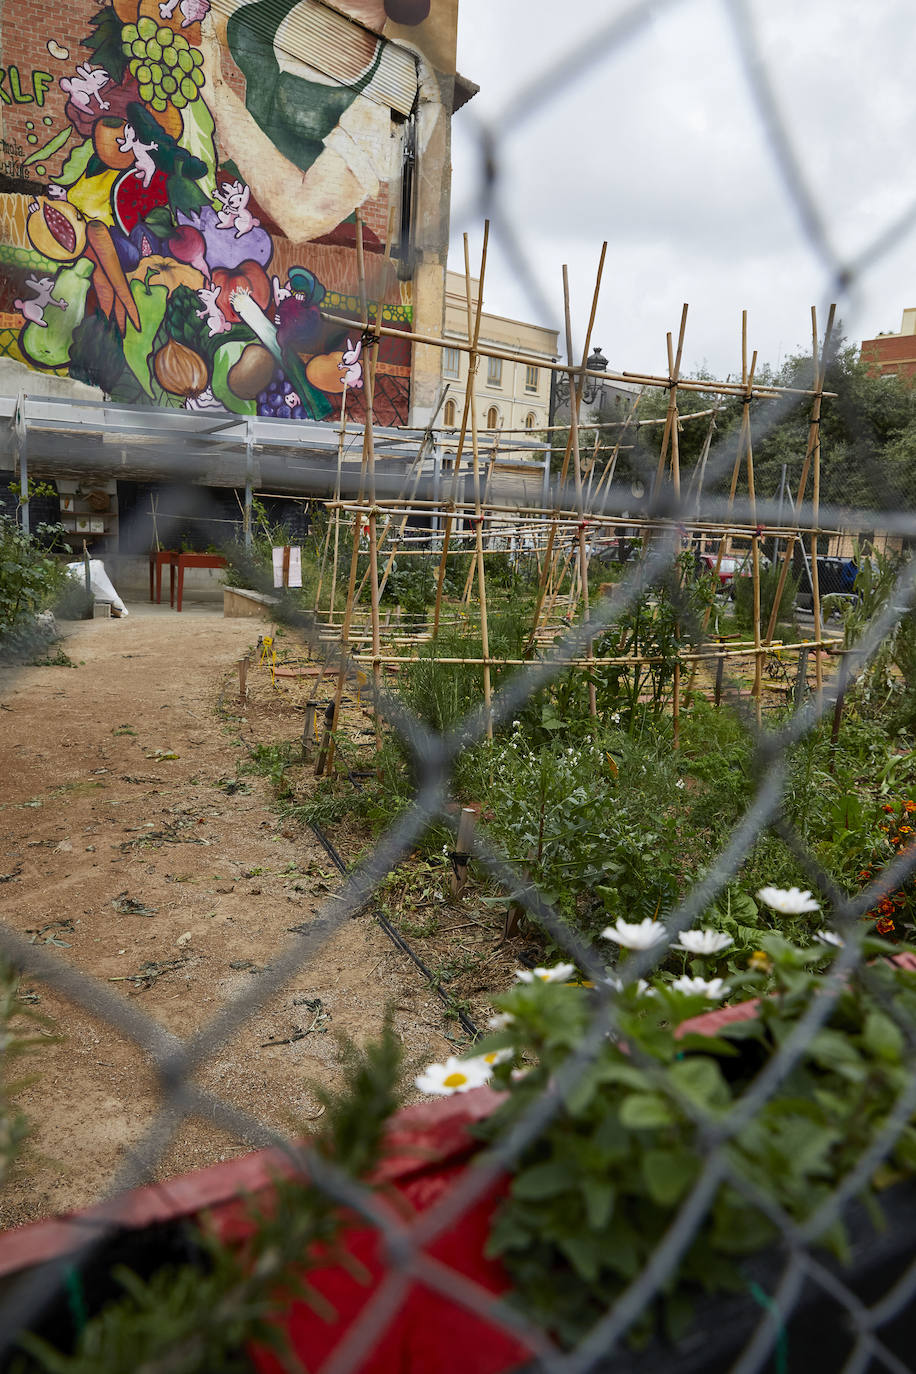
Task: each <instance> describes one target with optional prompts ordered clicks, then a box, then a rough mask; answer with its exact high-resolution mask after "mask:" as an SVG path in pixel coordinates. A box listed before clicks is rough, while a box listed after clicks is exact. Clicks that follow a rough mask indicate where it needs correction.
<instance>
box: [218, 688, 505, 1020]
mask: <svg viewBox="0 0 916 1374" xmlns="http://www.w3.org/2000/svg"><path fill="white" fill-rule="evenodd" d="M231 681H232V678H231V675H230V676H229V677H227V678H226V680H225V681H224V683H223V686H222V688H221V690H220V694H219V697H218V699H217V710H218V711H223V710H224V709H225V697H226V692H227V691H228V688H229V683H230V682H231ZM239 739H240V740H241V741H242V744H243V745H244V747H245V749H246V750H247V751H248V754H249V756H251V757H254V750H253V749H252V748H251V745H250V744H249V743H248V741H247V740H246V739H245V738H244V736H243V735H242V734H241V733H239ZM367 771H369V770H367ZM369 775H370V776H374V770H373V771H372V772H370V773H369ZM347 776H348V777H349V779H350V782H352V783H353V785H354V787H359V786H360V783H359V782H358V780H357V777H358V775H354V774H353V773H351V772H350V770H349V769H347ZM308 826H309V829H310V830H311V831H312V833H313V834H314V836H315V838H316V840H317V841H318V843H319V844H320V845H321V847H322V849H324V851H325V853H326V854H327V856H328V858H329V859H330V860H331V862H332V863H333V865H334V867H335V868H336V869H337V871H338V872H339V873H341V874H345V873H346V871H347V865H346V864H345V863H344V861H343V859H342V858H341V857H340V854H339V853H338V851H337V849H336V848H335V847H334V845H333V844H332V843H331V841H330V840H329V839H328V837H327V835H325V833H324V831H323V830H321V829H320V827H319V826H317V825H316V824H315V822H314V821H309V822H308ZM372 915H373V916H374V917H375V919H376V920H377V921H378V923H379V925H380V926H381V928H382V930H383V931H384V932H385V934H386V935H387V936H388V938H389V940H390V941H391V943H392V944H393V945H395V946H396V947H397V948H398V949H399V950H401V952H402V953H403V954H406V955H407V957H408V959H410V960H411V961H412V962H413V963H414V964H416V966H417V968H418V969H419V970H420V972H421V973H422V974H423V977H424V978H425V979H426V980H427V982H428V983H429V985H430V987H431V988H432V990H433V992H434V993H435V994H436V996H437V997H438V998H439V1001H440V1002H441V1003H442V1005H443V1006H444V1007H445V1008H446V1010H447V1011H449V1012H451V1013H453V1014H454V1015H455V1016H457V1018H458V1022H459V1024H460V1026H461V1029H462V1030H463V1031H464V1032H465V1034H466V1035H467V1036H469V1037H470V1039H472V1040H479V1039H480V1035H481V1032H480V1031H479V1030H478V1028H477V1026H475V1024H474V1022H473V1021H472V1020H471V1018H470V1016H468V1014H467V1012H465V1011H462V1010H461V1008H460V1007H456V1006H454V1004H453V1002H452V999H451V998H450V997H449V995H448V993H447V992H446V991H445V989H444V988H443V986H442V984H441V983H440V982H439V980H438V978H437V977H436V975H435V974H434V973H433V971H432V969H430V968H427V966H426V964H424V962H423V960H422V959H421V958H420V956H419V954H417V952H416V950H415V949H414V948H413V946H412V945H411V944H410V943H409V942H408V940H407V939H406V938H405V937H404V936H403V935H402V934H401V932H400V931H399V930H396V929H395V927H394V926H393V925H392V924H391V922H390V921H389V920H388V918H387V916H384V915H383V914H382V913H381V911H378V910H375V911H373V912H372Z"/></svg>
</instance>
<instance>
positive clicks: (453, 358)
mask: <svg viewBox="0 0 916 1374" xmlns="http://www.w3.org/2000/svg"><path fill="white" fill-rule="evenodd" d="M442 375H443V377H460V376H461V354H460V353H459V351H458V349H457V348H446V349H445V351H444V352H443V355H442Z"/></svg>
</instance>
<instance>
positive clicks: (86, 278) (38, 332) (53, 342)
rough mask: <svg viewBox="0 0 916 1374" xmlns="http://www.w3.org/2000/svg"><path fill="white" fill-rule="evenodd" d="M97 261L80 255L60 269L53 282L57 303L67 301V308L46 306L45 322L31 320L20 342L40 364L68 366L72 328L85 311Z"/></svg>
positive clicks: (55, 302)
mask: <svg viewBox="0 0 916 1374" xmlns="http://www.w3.org/2000/svg"><path fill="white" fill-rule="evenodd" d="M94 268H95V263H94V262H93V261H92V259H91V258H78V259H77V261H76V262H75V263H73V264H72V266H70V267H65V268H63V269H62V271H60V272H58V274H57V277H56V279H55V282H54V304H55V305H56V304H57V303H58V302H60V301H66V302H67V308H66V310H60V309H58V310H50V309H48V310H46V311H45V312H44V321H45V322H44V325H40V324H35V323H29V324H27V325H26V327H25V329H24V330H23V331H22V337H21V338H20V341H19V344H20V347H21V349H22V352H23V354H24V355H25V357H27V358H28V359H29V360H30V362H33V363H34V364H35V365H36V366H37V367H65V366H66V364H67V362H68V361H69V358H70V345H71V344H72V342H73V331H74V329H75V328H76V326H77V325H78V324H81V323H82V320H83V316H84V315H85V313H86V297H87V296H88V295H89V284H90V282H91V280H92V273H93V270H94Z"/></svg>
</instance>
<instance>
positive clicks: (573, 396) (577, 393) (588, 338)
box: [525, 242, 607, 653]
mask: <svg viewBox="0 0 916 1374" xmlns="http://www.w3.org/2000/svg"><path fill="white" fill-rule="evenodd" d="M606 255H607V243H606V242H605V243H604V244H602V247H601V257H600V259H599V262H598V273H597V276H596V279H595V290H594V293H593V295H592V313H591V315H590V316H589V320H588V328H587V330H586V331H585V343H584V345H583V349H582V367H581V369H580V370H579V381H578V384H577V385H576V387H575V389H574V388H573V373H572V372H571V371H570V379H569V405H570V412H572V410H573V408H575V409H576V410H577V411H578V407H579V404H580V402H581V400H582V392H583V390H584V388H585V378H586V375H590V374H588V371H587V368H586V364H587V362H588V356H589V350H590V349H591V344H592V330H593V329H594V327H595V316H596V315H597V313H598V297H599V294H600V291H601V276H602V273H603V271H604V259H605V257H606ZM568 363H569V364H571V363H572V358H571V357H570V358H568ZM571 450H572V425H570V432H569V435H568V437H567V440H566V453H565V455H564V457H563V469H562V471H561V473H560V485H561V486H562V484H563V483H564V482H565V481H566V472H567V469H568V467H569V456H570V452H571ZM556 533H557V527H556V523H554V524H552V525H551V528H550V531H549V533H548V535H547V548H546V551H545V554H544V570H543V573H542V576H541V581H540V583H539V585H538V595H537V600H536V603H535V607H534V620H533V622H532V626H531V632H530V634H529V636H528V640H527V642H526V644H525V652H526V653H527V652H528V650H529V649H530V648H531V646H532V645H533V644H534V640H535V636H536V635H537V631H538V625H539V624H540V619H541V608H542V607H543V604H544V595H545V592H546V590H547V579H548V576H549V572H550V569H551V566H552V561H551V560H552V555H553V546H554V542H555V540H556Z"/></svg>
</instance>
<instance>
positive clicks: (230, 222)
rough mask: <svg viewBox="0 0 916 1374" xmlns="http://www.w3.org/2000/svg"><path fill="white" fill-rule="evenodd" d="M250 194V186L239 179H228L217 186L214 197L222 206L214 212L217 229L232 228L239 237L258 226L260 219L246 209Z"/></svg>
mask: <svg viewBox="0 0 916 1374" xmlns="http://www.w3.org/2000/svg"><path fill="white" fill-rule="evenodd" d="M250 195H251V190H250V188H249V187H248V186H244V185H243V184H242V183H241V182H240V181H229V182H227V183H226V184H225V185H224V186H217V188H216V199H217V200H218V201H219V202H220V205H221V206H222V209H220V210H217V212H216V225H217V228H218V229H234V230H235V237H236V238H237V239H240V238H241V237H242V235H243V234H250V233H251V230H252V229H257V228H258V226H259V224H260V223H261V221H260V220H259V219H255V217H254V215H253V214H252V213H251V211H250V210H249V209H248V197H249V196H250Z"/></svg>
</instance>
